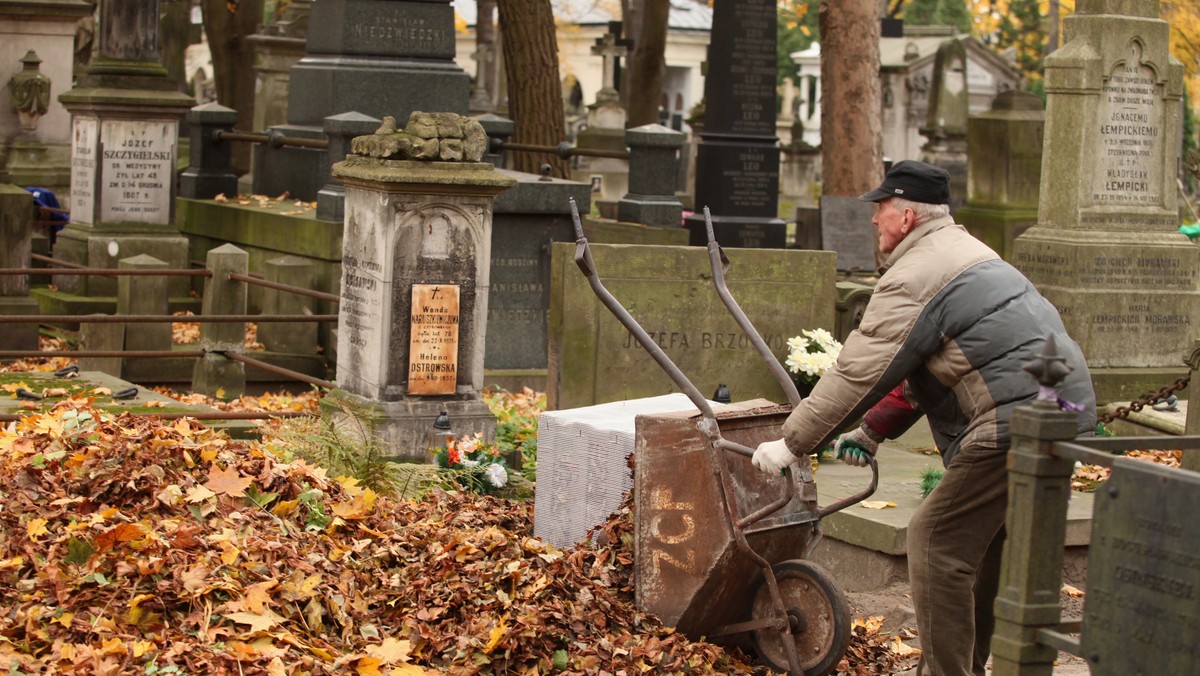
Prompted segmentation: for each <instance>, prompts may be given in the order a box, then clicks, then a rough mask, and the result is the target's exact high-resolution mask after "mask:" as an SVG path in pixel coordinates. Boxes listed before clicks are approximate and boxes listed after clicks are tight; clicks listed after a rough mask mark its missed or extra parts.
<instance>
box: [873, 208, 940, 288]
mask: <svg viewBox="0 0 1200 676" xmlns="http://www.w3.org/2000/svg"><path fill="white" fill-rule="evenodd" d="M952 225H954V217H953V216H941V217H939V218H935V219H933V220H931V221H925V222H924V223H922V224H920V225H918V226H917V227H915V228H913V229H912V232H909V233H908V236H907V237H905V238H904V239H902V240H900V243H899V244H897V245H896V248H895V249H892V253H891V255H889V256H888V257H887V260H885V261H884V262H883V265H882V266H880V268H879V274H883V273H885V272H887V271H888V270H889V269H890V268H891V267H892V266H893V265H895V264H896V261H898V260H900V257H901V256H903V255H904V254H905V253H907V252H908V250H909V249H911V248H913V247H914V246H916V245H917V242H918V241H920V240H921V239H922V238H923V237H925V236H926V235H928V234H929V233H931V232H936V231H938V230H941V229H942V228H948V227H950V226H952Z"/></svg>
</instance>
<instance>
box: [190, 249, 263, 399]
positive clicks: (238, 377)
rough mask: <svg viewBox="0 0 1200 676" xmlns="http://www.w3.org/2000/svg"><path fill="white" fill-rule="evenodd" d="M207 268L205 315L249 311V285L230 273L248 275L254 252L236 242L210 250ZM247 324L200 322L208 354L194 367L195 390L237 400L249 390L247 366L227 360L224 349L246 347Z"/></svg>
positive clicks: (193, 380)
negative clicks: (247, 251) (247, 287)
mask: <svg viewBox="0 0 1200 676" xmlns="http://www.w3.org/2000/svg"><path fill="white" fill-rule="evenodd" d="M206 267H207V268H208V269H209V270H211V271H212V277H209V278H208V279H206V280H204V301H203V304H202V310H201V314H202V315H240V314H246V284H245V283H244V282H238V281H234V280H231V279H229V275H230V273H238V274H242V275H244V274H246V272H247V271H248V270H249V267H250V255H249V254H247V253H246V252H245V251H242V250H241V249H239V248H237V247H236V246H234V245H232V244H225V245H222V246H219V247H217V248H215V249H213V250H211V251H209V252H208V257H207V259H206ZM245 341H246V325H245V324H242V323H239V322H205V323H202V324H201V325H200V348H201V349H202V350H204V351H205V353H206V354H205V355H204V357H202V358H201V359H200V360H199V361H197V362H196V366H195V368H194V369H193V370H192V389H193V390H195V391H196V392H199V393H201V394H206V395H208V396H210V397H217V398H219V399H236V398H237V397H240V396H241V395H242V393H243V392H245V391H246V367H245V365H243V364H242V363H241V362H237V361H233V360H232V359H227V358H226V357H225V355H224V354H222V353H224V352H239V353H240V352H243V351H244V350H245Z"/></svg>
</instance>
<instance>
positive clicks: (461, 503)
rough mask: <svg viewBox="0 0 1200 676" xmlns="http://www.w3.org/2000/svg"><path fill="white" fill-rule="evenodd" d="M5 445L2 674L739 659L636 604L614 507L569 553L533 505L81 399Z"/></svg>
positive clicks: (653, 668)
mask: <svg viewBox="0 0 1200 676" xmlns="http://www.w3.org/2000/svg"><path fill="white" fill-rule="evenodd" d="M0 458H3V462H0V502H2V503H3V505H4V509H3V511H0V599H3V605H2V606H0V612H2V614H0V665H5V666H8V668H9V669H10V671H14V672H15V671H16V670H20V671H21V672H25V673H42V672H60V673H87V674H115V673H127V672H130V671H135V670H136V671H142V670H145V671H150V669H151V667H153V668H154V669H155V670H157V671H160V672H161V670H162V669H164V668H166V667H168V666H175V667H177V668H178V669H181V670H184V671H186V672H188V673H217V674H222V673H223V674H235V673H270V674H285V673H345V672H349V673H359V674H375V673H396V674H405V673H413V674H419V673H427V672H426V669H427V668H428V669H429V670H430V671H432V672H434V673H451V674H454V673H458V674H472V673H514V674H534V673H548V672H554V671H558V670H571V671H577V672H578V671H587V672H592V673H596V672H598V671H600V670H604V671H608V672H610V673H619V671H620V670H625V672H626V673H630V674H633V673H645V672H652V673H685V672H687V673H710V672H712V671H715V672H718V673H753V671H752V669H751V667H748V666H746V665H745V664H744V663H743V662H742V661H739V660H738V659H737V658H736V657H735V656H732V655H730V654H729V653H727V652H725V651H724V650H722V649H720V648H718V647H716V646H713V645H710V644H707V643H694V642H691V641H689V640H687V639H686V638H685V637H684V636H682V635H680V634H677V633H675V632H674V631H673V630H671V629H669V628H664V627H662V626H661V625H660V624H659V623H658V621H657V620H656V619H655V618H654V617H652V616H647V615H645V614H643V613H640V612H638V611H637V610H636V609H635V608H634V606H633V604H632V602H631V601H632V597H631V592H630V587H631V584H630V570H631V566H630V563H631V554H630V547H629V540H630V538H629V534H630V527H629V525H628V519H623V520H622V519H616V520H614V521H613V522H610V524H609V525H607V526H606V528H607V529H608V532H607V534H606V537H605V538H597V539H598V540H601V541H604V542H607V543H612V544H611V545H606V546H595V547H590V548H581V549H576V550H571V551H568V552H562V551H558V550H556V549H554V548H553V547H552V546H550V545H548V544H546V543H544V542H542V541H540V540H537V539H535V538H533V537H532V536H531V534H530V524H531V513H530V512H531V509H532V507H531V505H530V504H529V503H509V502H503V501H499V500H496V499H493V498H487V497H480V496H468V495H458V494H452V493H444V492H435V493H432V494H430V495H429V496H428V497H427V498H425V499H424V500H422V501H420V502H412V501H397V500H392V499H389V498H387V497H381V496H377V495H375V494H374V493H373V492H371V491H370V490H366V489H362V488H360V487H358V486H356V485H355V482H354V481H353V480H348V479H343V480H333V479H330V478H329V477H327V476H325V474H324V472H323V471H322V470H320V469H319V468H316V467H313V466H311V465H308V464H306V463H304V462H303V461H301V460H296V461H293V462H290V463H284V462H282V461H281V460H279V459H277V458H276V457H275V456H273V455H271V454H270V453H267V452H264V451H263V450H261V449H260V448H258V447H257V446H254V445H248V444H246V443H243V442H240V441H234V440H230V439H228V438H227V437H225V436H223V435H221V434H218V433H216V432H213V431H211V430H208V429H207V428H204V427H201V426H199V425H197V424H196V423H195V422H193V421H189V420H187V419H182V420H178V421H174V422H172V423H170V424H164V423H162V422H161V421H156V420H154V419H151V418H146V417H139V416H132V415H129V414H123V415H121V416H118V417H109V416H107V415H106V414H104V413H102V412H100V411H98V410H94V409H89V408H86V407H78V408H75V407H71V406H60V407H59V408H57V409H55V410H54V411H52V412H50V413H46V414H40V415H33V416H29V417H26V418H24V419H22V421H20V422H19V423H14V424H13V425H10V426H9V428H8V429H6V430H5V431H3V432H2V433H0ZM760 672H761V670H760Z"/></svg>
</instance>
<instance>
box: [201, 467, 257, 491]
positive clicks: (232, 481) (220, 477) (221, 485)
mask: <svg viewBox="0 0 1200 676" xmlns="http://www.w3.org/2000/svg"><path fill="white" fill-rule="evenodd" d="M252 483H254V479H252V478H250V477H247V476H242V475H241V473H240V472H238V470H237V468H236V467H229V468H227V469H221V468H214V469H213V470H212V471H211V472H209V474H208V481H206V482H204V487H205V488H207V489H209V490H210V491H212V492H214V493H224V494H225V495H228V496H229V497H232V498H241V497H245V495H246V489H247V488H248V487H249V486H250V484H252Z"/></svg>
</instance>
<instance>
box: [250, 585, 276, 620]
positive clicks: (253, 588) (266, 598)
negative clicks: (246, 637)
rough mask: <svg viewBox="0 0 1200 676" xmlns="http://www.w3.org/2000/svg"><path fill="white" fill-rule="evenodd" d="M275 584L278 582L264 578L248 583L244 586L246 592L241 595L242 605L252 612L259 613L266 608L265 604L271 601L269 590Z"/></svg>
mask: <svg viewBox="0 0 1200 676" xmlns="http://www.w3.org/2000/svg"><path fill="white" fill-rule="evenodd" d="M277 586H279V582H277V581H275V580H266V581H264V582H259V583H258V584H253V585H250V586H249V587H247V588H246V593H245V595H244V596H243V597H242V607H243V608H245V609H246V610H248V611H250V612H252V613H261V612H262V611H264V610H266V608H267V604H268V603H270V602H271V594H270V593H269V592H270V591H271V590H272V589H274V588H275V587H277Z"/></svg>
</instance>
